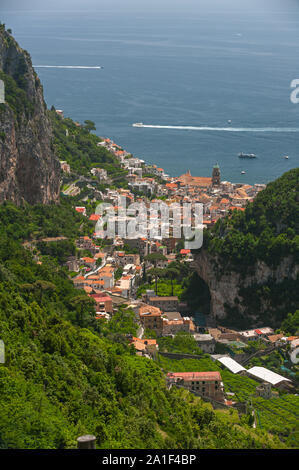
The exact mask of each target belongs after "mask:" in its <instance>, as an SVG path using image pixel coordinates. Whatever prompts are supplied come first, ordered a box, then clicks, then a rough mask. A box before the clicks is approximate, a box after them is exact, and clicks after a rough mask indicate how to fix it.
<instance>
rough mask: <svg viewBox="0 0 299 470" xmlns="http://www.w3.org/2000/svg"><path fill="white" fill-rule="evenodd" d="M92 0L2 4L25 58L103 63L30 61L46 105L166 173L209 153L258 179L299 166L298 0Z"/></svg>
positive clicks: (201, 163) (194, 164)
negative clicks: (298, 100) (298, 99)
mask: <svg viewBox="0 0 299 470" xmlns="http://www.w3.org/2000/svg"><path fill="white" fill-rule="evenodd" d="M1 3H2V1H1ZM29 3H30V2H29ZM29 3H28V5H29ZM101 3H102V2H101V1H99V2H94V1H93V2H89V0H87V1H86V2H81V3H79V2H77V3H76V2H75V3H72V4H71V3H70V2H66V3H65V2H64V0H61V2H59V3H57V4H56V6H55V2H54V3H52V2H50V4H51V5H47V4H46V2H31V8H25V7H26V5H27V2H26V0H25V1H24V2H19V3H18V2H15V3H14V4H13V6H12V4H11V3H7V4H5V2H4V5H3V7H2V9H1V13H0V20H1V21H2V22H5V23H6V25H7V27H10V28H12V30H13V34H14V36H15V37H16V39H17V40H18V42H19V43H20V45H21V46H22V47H23V48H24V49H26V50H28V51H29V52H30V54H31V56H32V61H33V64H34V65H37V66H38V65H55V66H90V67H95V66H101V67H103V68H101V69H88V68H86V69H84V68H82V69H81V68H80V69H78V68H71V69H70V68H67V69H64V68H36V71H37V73H38V75H39V76H40V79H41V81H42V83H43V86H44V94H45V99H46V102H47V105H48V106H49V107H50V106H51V105H54V106H55V107H56V109H63V111H64V114H65V116H70V117H71V118H73V119H74V120H77V121H80V122H83V121H84V120H85V119H90V120H92V121H94V122H95V124H96V128H97V134H98V135H100V136H105V137H110V138H112V139H113V140H114V141H115V142H117V143H118V144H119V145H121V146H122V147H123V148H125V149H126V150H128V151H130V152H131V153H133V155H134V156H136V157H139V158H142V159H144V160H145V161H147V162H149V163H156V164H157V165H158V166H159V167H162V168H164V170H165V171H166V172H167V173H168V174H170V175H171V176H176V175H180V174H182V173H185V172H186V171H187V170H190V171H191V173H192V174H193V175H196V176H209V175H210V174H211V170H212V166H213V165H214V164H215V163H216V162H217V163H218V164H219V165H220V169H221V177H222V180H229V181H233V182H241V181H242V182H247V183H250V184H253V183H266V182H269V181H271V180H274V179H275V178H277V177H278V176H280V175H282V174H283V173H284V172H285V171H287V170H289V169H291V168H294V167H296V166H299V104H293V103H292V102H291V100H290V94H291V91H292V89H291V88H290V84H291V82H292V80H294V79H299V2H298V1H294V0H283V1H279V0H259V1H257V0H252V1H248V2H247V1H245V0H244V1H237V0H230V1H226V0H223V1H222V2H219V1H213V0H211V1H210V2H207V1H201V0H198V1H197V2H194V1H191V2H189V0H186V2H177V1H176V0H173V2H169V0H165V1H164V0H161V1H160V2H157V1H155V2H154V4H152V7H150V6H149V5H150V4H149V2H145V1H142V0H140V2H136V3H133V4H132V2H130V1H128V5H127V6H128V8H126V0H124V1H123V2H122V3H117V2H116V3H115V2H114V3H113V2H112V3H110V4H109V3H107V2H104V4H103V5H102V4H101ZM28 5H27V6H28ZM71 5H73V7H71ZM109 5H110V6H109ZM113 5H114V6H113ZM153 5H154V6H153ZM41 6H42V7H43V9H42V8H41ZM189 7H190V8H189ZM298 96H299V93H298ZM229 120H230V121H231V123H228V121H229ZM135 122H143V123H144V124H147V125H153V126H170V127H171V126H173V127H174V128H134V127H132V124H133V123H135ZM176 126H181V127H183V129H176V128H175V127H176ZM185 126H186V127H190V126H191V127H196V128H199V129H194V130H190V129H185ZM202 127H203V128H206V127H208V128H209V129H210V130H204V129H202ZM227 127H229V128H230V131H226V130H217V128H227ZM269 128H272V131H269V130H268V129H269ZM294 128H295V129H298V132H288V130H291V129H294ZM239 152H246V153H255V154H256V155H257V157H258V158H256V159H254V160H241V159H239V158H238V153H239ZM284 155H288V156H289V159H284V158H283V156H284ZM241 171H245V174H243V175H242V174H241Z"/></svg>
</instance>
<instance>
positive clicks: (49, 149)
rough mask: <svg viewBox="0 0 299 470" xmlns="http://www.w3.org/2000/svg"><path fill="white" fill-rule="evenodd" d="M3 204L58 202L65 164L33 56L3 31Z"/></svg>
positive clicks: (0, 47)
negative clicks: (57, 147)
mask: <svg viewBox="0 0 299 470" xmlns="http://www.w3.org/2000/svg"><path fill="white" fill-rule="evenodd" d="M0 79H1V80H2V81H3V82H4V84H5V103H3V104H0V202H3V201H4V200H11V201H13V202H14V203H16V204H22V203H23V202H24V201H26V202H28V203H30V204H36V203H43V204H48V203H50V202H58V199H59V184H60V165H59V161H58V159H57V158H56V156H55V154H54V151H53V146H52V131H51V125H50V122H49V119H48V117H47V109H46V105H45V102H44V98H43V89H42V86H41V83H40V81H39V78H38V77H37V75H36V73H35V71H34V70H33V67H32V63H31V59H30V56H29V54H28V53H27V52H26V51H24V50H23V49H21V48H20V47H19V45H18V44H17V43H16V41H15V40H14V39H13V37H12V36H11V34H9V33H8V32H7V31H5V27H4V25H1V26H0Z"/></svg>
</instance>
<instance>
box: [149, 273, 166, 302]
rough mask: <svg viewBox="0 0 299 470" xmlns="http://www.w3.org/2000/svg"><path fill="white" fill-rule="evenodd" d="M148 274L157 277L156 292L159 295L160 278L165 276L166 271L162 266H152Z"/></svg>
mask: <svg viewBox="0 0 299 470" xmlns="http://www.w3.org/2000/svg"><path fill="white" fill-rule="evenodd" d="M148 274H149V275H150V276H151V277H153V278H154V279H155V292H156V295H158V279H161V277H164V276H165V272H164V270H163V269H160V268H152V269H150V270H149V271H148Z"/></svg>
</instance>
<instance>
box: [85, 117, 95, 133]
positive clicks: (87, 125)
mask: <svg viewBox="0 0 299 470" xmlns="http://www.w3.org/2000/svg"><path fill="white" fill-rule="evenodd" d="M84 124H85V126H84V129H85V130H86V131H87V132H88V133H90V131H95V130H96V127H95V123H94V122H93V121H90V120H89V119H87V120H86V121H84Z"/></svg>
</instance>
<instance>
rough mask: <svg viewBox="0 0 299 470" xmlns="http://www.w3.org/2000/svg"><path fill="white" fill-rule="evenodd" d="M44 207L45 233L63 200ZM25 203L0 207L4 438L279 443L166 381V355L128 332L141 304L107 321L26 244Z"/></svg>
mask: <svg viewBox="0 0 299 470" xmlns="http://www.w3.org/2000/svg"><path fill="white" fill-rule="evenodd" d="M13 209H14V211H13ZM45 209H46V211H47V215H48V217H47V218H45V220H44V219H42V220H41V221H40V224H41V225H39V230H40V232H42V233H43V234H45V233H46V234H47V235H48V230H50V231H51V230H52V228H51V223H52V222H51V221H54V220H55V217H54V215H56V216H57V215H59V210H61V211H62V212H63V211H64V210H65V208H64V207H63V206H62V208H60V209H59V208H57V207H56V206H49V207H46V208H45ZM20 213H22V210H21V209H17V208H13V206H12V205H11V204H5V205H4V206H2V207H1V227H0V228H1V230H0V233H1V239H0V263H1V264H0V267H1V269H0V332H1V339H3V340H4V343H5V348H6V362H5V364H1V365H0V440H1V446H2V447H8V448H72V447H75V446H76V438H77V437H78V436H79V435H81V434H84V433H93V434H95V435H96V437H97V445H98V446H99V447H101V448H110V449H113V448H204V447H212V448H222V447H224V448H225V447H236V448H262V447H279V446H281V444H279V443H278V441H275V440H273V439H272V438H269V436H268V435H266V434H265V433H263V432H261V433H259V432H258V433H254V434H252V433H251V431H250V434H249V433H248V430H247V428H246V426H245V425H243V424H242V426H241V423H239V424H238V425H237V426H236V427H235V424H234V423H233V422H232V423H230V422H228V421H227V419H225V420H224V419H222V418H221V416H218V414H215V413H214V412H213V411H212V410H211V409H208V408H207V406H206V405H205V404H203V403H202V402H201V400H198V399H195V397H193V396H192V395H190V394H189V393H188V392H186V391H184V390H177V389H175V388H174V389H172V390H167V388H166V386H165V379H164V377H163V373H162V371H161V369H160V367H159V364H157V363H155V362H154V361H152V360H149V359H146V358H142V357H138V356H136V355H135V351H134V350H133V349H132V347H130V346H129V344H128V340H127V335H128V334H133V335H135V334H136V331H137V325H136V323H135V315H134V313H133V312H132V311H130V310H129V309H124V308H122V307H120V308H119V311H118V312H117V313H116V315H115V316H113V318H112V320H111V321H110V322H105V321H104V320H96V319H95V318H94V307H93V302H92V301H91V299H90V298H89V297H88V296H86V295H85V294H84V292H83V291H78V290H76V289H74V287H73V284H72V282H71V281H70V280H69V279H68V277H67V275H66V272H65V270H64V269H60V268H59V267H58V266H57V264H53V263H52V262H51V258H50V257H49V258H47V257H44V258H43V263H42V264H41V265H40V264H36V263H35V262H34V261H33V259H32V256H31V254H30V252H29V251H28V250H25V249H24V248H23V247H22V245H21V243H20V242H21V241H22V240H23V239H24V238H25V237H26V236H27V235H28V234H30V233H31V232H32V231H35V224H36V217H38V214H39V211H38V209H36V208H29V207H26V208H25V209H24V213H25V216H26V217H25V219H24V220H25V221H26V224H28V225H29V220H30V221H31V224H32V226H31V228H30V229H29V228H28V226H27V225H26V224H24V223H23V225H20V226H19V223H20V221H19V215H20ZM76 217H77V215H76V214H74V218H75V220H76ZM57 220H60V223H59V224H58V225H57V224H56V227H57V230H58V232H60V233H59V234H61V231H62V232H64V233H67V232H68V230H69V227H68V224H67V225H64V224H63V223H62V219H60V218H59V217H57ZM42 222H45V224H46V225H47V222H48V223H50V226H49V227H48V228H47V229H45V228H43V225H42ZM21 228H22V230H21ZM11 234H14V237H11ZM56 255H57V254H56ZM183 339H184V338H183ZM183 342H185V339H184V341H183ZM12 416H13V417H14V419H13V420H12V419H11V417H12Z"/></svg>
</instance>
